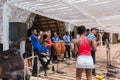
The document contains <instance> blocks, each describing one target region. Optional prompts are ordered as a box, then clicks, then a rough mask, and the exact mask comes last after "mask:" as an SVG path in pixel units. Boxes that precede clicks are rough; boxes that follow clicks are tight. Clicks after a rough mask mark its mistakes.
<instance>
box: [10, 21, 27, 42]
mask: <svg viewBox="0 0 120 80" xmlns="http://www.w3.org/2000/svg"><path fill="white" fill-rule="evenodd" d="M26 37H27V24H25V23H20V22H10V23H9V40H10V41H17V40H25V39H26Z"/></svg>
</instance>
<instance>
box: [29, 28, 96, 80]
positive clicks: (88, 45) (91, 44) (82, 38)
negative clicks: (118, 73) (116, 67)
mask: <svg viewBox="0 0 120 80" xmlns="http://www.w3.org/2000/svg"><path fill="white" fill-rule="evenodd" d="M86 31H87V32H86ZM31 32H32V34H31V36H30V40H31V42H32V46H33V49H34V50H37V51H38V52H36V53H34V55H38V56H39V59H40V61H41V63H42V65H43V67H44V68H45V69H47V68H48V64H49V63H50V60H52V61H53V62H54V61H55V60H56V57H55V53H54V50H53V45H54V44H53V43H54V41H60V38H59V36H58V35H57V33H56V32H54V36H53V37H51V33H49V32H48V33H46V34H45V37H43V32H42V31H40V32H39V34H38V33H37V29H35V28H32V29H31ZM77 32H78V35H79V37H78V38H77V39H75V40H73V43H74V49H73V50H72V51H74V53H76V55H77V58H76V80H81V76H82V72H83V70H84V69H85V71H86V77H87V80H92V74H93V75H95V74H96V73H95V68H94V64H95V51H96V37H95V34H96V28H92V29H91V31H90V30H88V29H87V30H86V28H85V26H79V27H78V28H77ZM63 40H64V42H65V46H66V50H65V53H64V58H63V60H66V58H67V54H68V58H70V57H71V55H70V43H71V39H70V35H69V33H68V32H66V33H65V35H64V36H63ZM43 57H46V58H47V62H45V61H44V60H43Z"/></svg>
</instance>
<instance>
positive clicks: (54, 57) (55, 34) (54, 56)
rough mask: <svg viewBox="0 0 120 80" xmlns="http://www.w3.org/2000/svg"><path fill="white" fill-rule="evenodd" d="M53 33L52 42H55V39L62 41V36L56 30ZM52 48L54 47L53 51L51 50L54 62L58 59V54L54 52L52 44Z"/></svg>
mask: <svg viewBox="0 0 120 80" xmlns="http://www.w3.org/2000/svg"><path fill="white" fill-rule="evenodd" d="M53 35H54V36H53V37H52V42H53V43H54V41H60V38H59V36H58V35H57V33H56V32H54V34H53ZM51 49H52V51H51V57H52V58H53V60H52V62H53V63H54V62H55V61H56V60H57V55H56V54H55V52H54V48H53V46H52V48H51Z"/></svg>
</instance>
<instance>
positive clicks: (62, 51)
mask: <svg viewBox="0 0 120 80" xmlns="http://www.w3.org/2000/svg"><path fill="white" fill-rule="evenodd" d="M60 43H61V54H64V53H65V49H66V47H65V42H64V41H60Z"/></svg>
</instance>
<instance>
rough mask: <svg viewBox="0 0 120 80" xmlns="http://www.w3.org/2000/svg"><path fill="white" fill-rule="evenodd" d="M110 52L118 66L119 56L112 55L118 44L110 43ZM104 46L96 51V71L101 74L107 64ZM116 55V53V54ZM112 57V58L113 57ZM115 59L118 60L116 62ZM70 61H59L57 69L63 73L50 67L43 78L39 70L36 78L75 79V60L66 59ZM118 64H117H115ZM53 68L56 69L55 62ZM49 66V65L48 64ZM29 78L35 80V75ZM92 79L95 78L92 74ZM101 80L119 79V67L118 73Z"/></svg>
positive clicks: (84, 77) (41, 79)
mask: <svg viewBox="0 0 120 80" xmlns="http://www.w3.org/2000/svg"><path fill="white" fill-rule="evenodd" d="M110 50H111V51H110V54H111V59H112V61H111V62H112V65H114V66H117V67H120V56H119V58H117V57H113V56H114V55H115V54H116V52H117V51H120V44H114V45H110ZM117 54H119V53H117ZM106 55H107V54H106V47H105V46H102V47H100V46H99V47H98V49H97V52H96V62H97V63H96V65H95V67H96V72H97V73H98V74H99V75H101V76H105V74H106V73H107V69H106V65H107V57H106ZM116 56H117V55H116ZM113 58H114V59H113ZM116 60H117V61H118V62H116ZM68 61H70V64H71V65H66V64H65V63H64V62H60V64H59V70H60V71H63V72H64V74H58V73H56V72H52V71H51V69H50V70H48V76H47V77H46V78H45V77H44V75H43V74H44V73H43V72H41V75H42V76H41V77H40V78H39V79H38V80H75V75H76V70H75V60H68ZM117 64H119V65H117ZM54 65H55V69H56V64H54ZM49 67H50V68H51V65H50V66H49ZM31 80H37V78H35V77H31ZM82 80H86V76H85V74H84V73H83V77H82ZM93 80H97V79H96V78H95V77H94V76H93ZM102 80H120V68H119V73H118V74H117V75H113V76H109V77H104V78H103V79H102Z"/></svg>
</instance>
